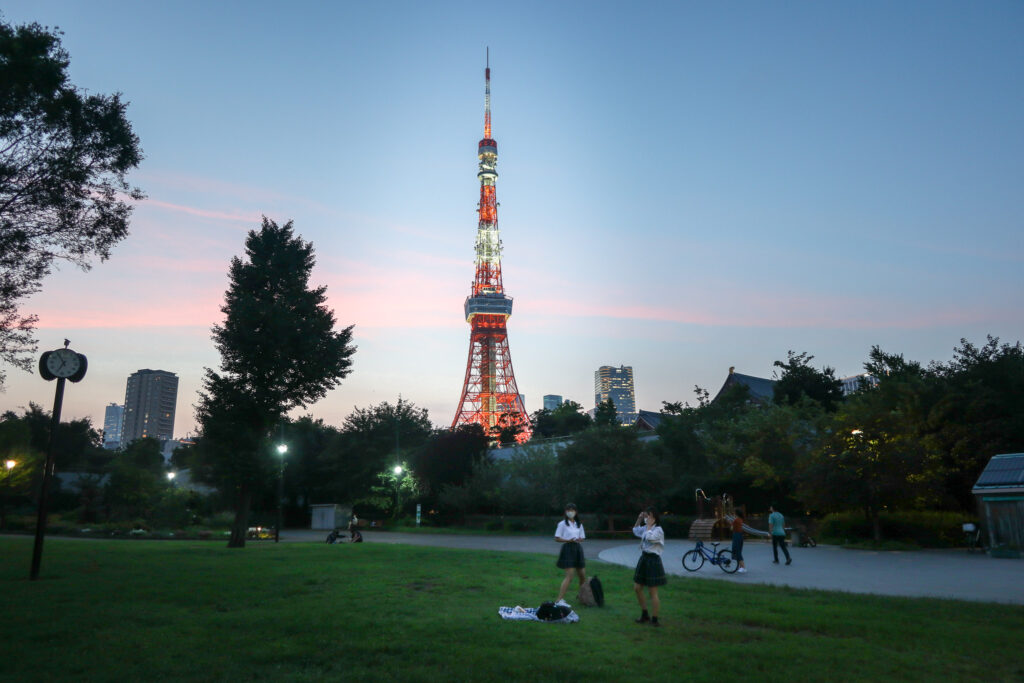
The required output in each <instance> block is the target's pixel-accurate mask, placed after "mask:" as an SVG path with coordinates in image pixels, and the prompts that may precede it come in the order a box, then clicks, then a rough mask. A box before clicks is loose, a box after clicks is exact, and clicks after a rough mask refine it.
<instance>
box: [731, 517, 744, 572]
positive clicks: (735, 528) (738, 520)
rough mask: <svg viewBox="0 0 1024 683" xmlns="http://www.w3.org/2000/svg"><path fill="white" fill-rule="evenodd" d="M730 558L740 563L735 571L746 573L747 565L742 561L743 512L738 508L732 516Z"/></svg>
mask: <svg viewBox="0 0 1024 683" xmlns="http://www.w3.org/2000/svg"><path fill="white" fill-rule="evenodd" d="M732 559H733V560H735V561H736V562H737V563H738V564H739V565H740V568H739V569H738V570H737V572H738V573H740V574H746V573H747V566H746V564H744V562H743V512H741V511H740V510H737V511H736V513H735V516H734V517H733V518H732Z"/></svg>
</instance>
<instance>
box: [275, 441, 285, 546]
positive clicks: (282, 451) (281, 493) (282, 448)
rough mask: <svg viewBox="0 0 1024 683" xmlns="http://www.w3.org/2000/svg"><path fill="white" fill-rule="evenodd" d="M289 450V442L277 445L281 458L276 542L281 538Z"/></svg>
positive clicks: (278, 479)
mask: <svg viewBox="0 0 1024 683" xmlns="http://www.w3.org/2000/svg"><path fill="white" fill-rule="evenodd" d="M287 452H288V444H286V443H282V444H278V445H277V455H278V457H279V458H281V465H280V468H279V469H278V470H277V526H275V527H274V543H277V542H278V541H279V540H280V539H281V518H282V514H281V513H282V507H281V506H282V503H281V501H282V499H283V498H284V454H285V453H287Z"/></svg>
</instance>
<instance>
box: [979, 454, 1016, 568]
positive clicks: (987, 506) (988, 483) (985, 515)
mask: <svg viewBox="0 0 1024 683" xmlns="http://www.w3.org/2000/svg"><path fill="white" fill-rule="evenodd" d="M971 493H973V494H974V495H975V496H976V497H977V499H978V509H979V512H980V514H981V518H982V519H983V520H984V522H985V528H986V529H987V530H988V540H989V546H990V547H991V548H1000V547H1002V548H1008V549H1010V550H1016V551H1020V550H1022V549H1024V453H1004V454H1002V455H993V456H992V459H991V460H989V461H988V464H987V465H985V469H984V470H982V472H981V476H979V477H978V482H977V483H976V484H975V485H974V488H973V489H971Z"/></svg>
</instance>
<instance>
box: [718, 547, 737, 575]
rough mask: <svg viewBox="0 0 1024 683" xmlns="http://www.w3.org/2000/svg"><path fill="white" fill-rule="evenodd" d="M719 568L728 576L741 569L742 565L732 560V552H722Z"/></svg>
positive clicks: (719, 555) (719, 557) (719, 558)
mask: <svg viewBox="0 0 1024 683" xmlns="http://www.w3.org/2000/svg"><path fill="white" fill-rule="evenodd" d="M718 566H719V567H721V569H722V571H723V572H725V573H726V574H733V573H735V572H736V570H737V569H739V568H740V563H739V562H736V561H735V560H733V559H732V551H731V550H721V551H719V552H718Z"/></svg>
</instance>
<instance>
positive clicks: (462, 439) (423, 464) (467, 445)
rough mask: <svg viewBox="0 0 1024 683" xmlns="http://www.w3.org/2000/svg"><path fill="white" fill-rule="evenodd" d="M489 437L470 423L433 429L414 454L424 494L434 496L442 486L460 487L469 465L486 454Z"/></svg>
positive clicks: (477, 426) (468, 472)
mask: <svg viewBox="0 0 1024 683" xmlns="http://www.w3.org/2000/svg"><path fill="white" fill-rule="evenodd" d="M488 443H489V439H488V438H487V435H486V434H485V433H484V429H483V427H482V426H480V425H479V424H477V423H475V422H473V423H470V424H462V425H458V426H456V427H455V428H454V429H442V430H438V431H437V432H435V433H434V434H433V435H432V436H431V437H430V439H429V440H428V441H427V442H426V443H425V444H424V445H423V448H421V449H420V450H419V451H418V452H417V453H416V455H415V459H414V466H415V469H416V472H417V474H418V475H419V477H420V480H421V482H422V485H423V488H424V493H426V494H427V495H428V496H430V497H431V498H432V499H433V498H436V496H437V494H438V493H440V491H441V489H442V487H444V486H445V485H453V486H462V485H463V484H464V483H466V480H467V479H468V478H469V476H470V474H472V472H473V467H474V465H476V464H477V463H479V462H480V461H481V460H483V459H484V458H486V457H487V445H488Z"/></svg>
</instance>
